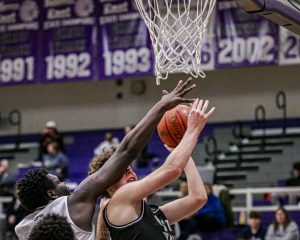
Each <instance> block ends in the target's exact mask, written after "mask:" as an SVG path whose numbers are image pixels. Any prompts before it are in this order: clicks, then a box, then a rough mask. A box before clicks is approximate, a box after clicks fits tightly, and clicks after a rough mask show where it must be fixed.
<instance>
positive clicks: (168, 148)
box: [164, 144, 174, 152]
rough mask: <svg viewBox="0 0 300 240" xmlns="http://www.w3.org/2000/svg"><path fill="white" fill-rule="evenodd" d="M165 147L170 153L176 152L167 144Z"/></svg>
mask: <svg viewBox="0 0 300 240" xmlns="http://www.w3.org/2000/svg"><path fill="white" fill-rule="evenodd" d="M164 146H165V148H166V149H167V150H168V151H169V152H172V151H173V150H174V148H172V147H169V146H168V145H167V144H164Z"/></svg>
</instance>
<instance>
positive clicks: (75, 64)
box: [41, 0, 95, 82]
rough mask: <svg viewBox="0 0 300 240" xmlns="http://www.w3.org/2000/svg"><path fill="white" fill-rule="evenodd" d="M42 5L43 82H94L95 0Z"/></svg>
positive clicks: (53, 0)
mask: <svg viewBox="0 0 300 240" xmlns="http://www.w3.org/2000/svg"><path fill="white" fill-rule="evenodd" d="M42 2H43V6H42V16H43V21H42V28H43V37H42V46H41V52H42V74H41V75H42V81H43V82H54V81H55V82H57V81H77V80H92V79H93V77H94V72H95V71H94V69H93V57H94V56H93V52H94V50H95V44H93V41H92V40H93V35H94V34H95V33H94V32H95V27H94V25H95V4H94V0H43V1H42Z"/></svg>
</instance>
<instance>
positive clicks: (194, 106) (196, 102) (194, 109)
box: [191, 98, 199, 111]
mask: <svg viewBox="0 0 300 240" xmlns="http://www.w3.org/2000/svg"><path fill="white" fill-rule="evenodd" d="M198 104H199V98H196V99H195V101H194V102H193V105H192V109H191V111H196V110H197V106H198Z"/></svg>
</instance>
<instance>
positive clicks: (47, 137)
mask: <svg viewBox="0 0 300 240" xmlns="http://www.w3.org/2000/svg"><path fill="white" fill-rule="evenodd" d="M52 142H56V143H57V144H58V147H59V149H60V151H62V152H63V153H66V151H65V145H64V141H63V138H62V136H61V135H60V134H59V132H58V130H57V126H56V123H55V122H54V121H48V122H47V123H46V128H44V129H43V131H42V135H41V137H40V141H39V156H38V160H40V161H42V157H43V155H44V154H47V146H48V144H49V143H52Z"/></svg>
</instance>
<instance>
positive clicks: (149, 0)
mask: <svg viewBox="0 0 300 240" xmlns="http://www.w3.org/2000/svg"><path fill="white" fill-rule="evenodd" d="M135 1H136V5H137V8H138V10H139V12H140V14H141V15H142V17H143V19H144V21H145V23H146V25H147V27H148V29H149V32H150V37H151V41H152V46H153V50H154V54H155V58H156V61H155V75H156V83H157V84H160V80H161V79H166V78H167V77H168V74H169V73H173V72H184V73H186V74H191V75H192V76H193V77H199V76H200V77H203V78H204V77H205V73H204V71H203V70H202V68H201V46H202V42H203V38H204V32H205V30H206V27H207V24H208V21H209V17H210V15H211V13H212V11H213V9H214V6H215V2H216V0H135Z"/></svg>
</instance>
